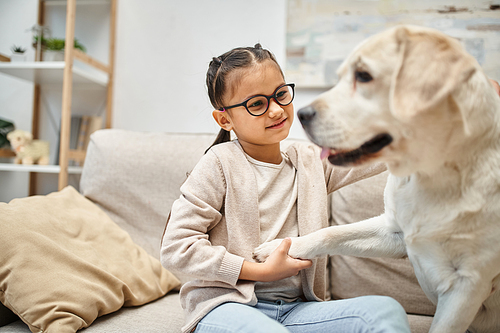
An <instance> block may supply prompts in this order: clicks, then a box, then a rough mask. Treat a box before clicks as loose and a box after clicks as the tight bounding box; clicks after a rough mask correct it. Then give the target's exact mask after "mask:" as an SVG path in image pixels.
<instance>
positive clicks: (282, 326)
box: [195, 296, 410, 333]
mask: <svg viewBox="0 0 500 333" xmlns="http://www.w3.org/2000/svg"><path fill="white" fill-rule="evenodd" d="M195 332H196V333H202V332H203V333H204V332H207V333H229V332H238V333H250V332H252V333H265V332H269V333H281V332H283V333H286V332H302V333H305V332H321V333H323V332H336V333H342V332H350V333H353V332H356V333H363V332H370V333H382V332H387V333H389V332H391V333H393V332H394V333H410V327H409V324H408V318H407V317H406V313H405V311H404V309H403V307H402V306H401V305H400V304H399V303H398V302H397V301H395V300H394V299H392V298H390V297H386V296H363V297H357V298H351V299H345V300H338V301H328V302H303V301H297V302H291V303H286V302H284V301H276V302H265V301H259V302H258V303H257V305H255V306H249V305H244V304H239V303H224V304H221V305H219V306H218V307H216V308H215V309H213V310H212V311H211V312H209V313H208V314H207V315H206V316H205V317H204V318H203V319H202V320H201V321H200V322H199V323H198V326H197V327H196V330H195Z"/></svg>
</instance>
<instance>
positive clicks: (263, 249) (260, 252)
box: [252, 239, 283, 262]
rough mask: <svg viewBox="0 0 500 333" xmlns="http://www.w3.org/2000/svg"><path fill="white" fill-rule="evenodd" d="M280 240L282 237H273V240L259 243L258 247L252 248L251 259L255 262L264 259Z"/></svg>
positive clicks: (276, 246)
mask: <svg viewBox="0 0 500 333" xmlns="http://www.w3.org/2000/svg"><path fill="white" fill-rule="evenodd" d="M282 241H283V240H282V239H275V240H273V241H270V242H266V243H263V244H261V245H260V246H259V247H257V248H256V249H255V250H253V254H252V256H253V259H254V260H255V261H256V262H264V261H266V260H267V258H268V257H269V255H270V254H271V253H272V252H273V251H274V250H276V249H277V248H278V246H279V245H280V244H281V242H282Z"/></svg>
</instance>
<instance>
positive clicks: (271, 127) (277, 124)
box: [266, 117, 288, 129]
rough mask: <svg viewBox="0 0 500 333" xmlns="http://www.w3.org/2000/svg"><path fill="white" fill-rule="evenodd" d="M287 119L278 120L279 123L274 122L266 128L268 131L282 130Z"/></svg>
mask: <svg viewBox="0 0 500 333" xmlns="http://www.w3.org/2000/svg"><path fill="white" fill-rule="evenodd" d="M287 119H288V118H286V117H285V118H283V119H280V120H279V121H276V122H274V123H273V124H272V125H271V126H268V127H266V128H269V129H279V128H283V127H284V126H285V121H286V120H287Z"/></svg>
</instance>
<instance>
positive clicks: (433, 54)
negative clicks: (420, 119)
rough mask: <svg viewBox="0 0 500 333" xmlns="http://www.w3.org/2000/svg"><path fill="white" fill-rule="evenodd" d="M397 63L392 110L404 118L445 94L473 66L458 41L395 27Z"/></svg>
mask: <svg viewBox="0 0 500 333" xmlns="http://www.w3.org/2000/svg"><path fill="white" fill-rule="evenodd" d="M395 38H396V45H397V52H398V53H399V63H398V65H397V67H396V70H395V72H394V74H393V77H392V82H391V92H390V94H391V95H390V102H391V111H392V113H393V114H394V115H395V116H397V117H401V118H404V119H409V118H411V117H413V116H415V115H416V114H418V113H420V112H422V111H425V110H428V109H430V108H432V107H433V106H436V105H437V104H438V103H440V102H442V101H443V100H444V99H445V98H447V97H448V96H449V95H450V94H451V93H452V92H453V90H454V89H455V88H456V87H457V86H458V85H460V84H461V83H463V82H465V81H467V80H468V79H469V78H470V77H471V76H472V74H473V73H474V72H475V70H476V66H475V60H474V58H472V56H470V55H468V54H467V53H466V52H465V51H464V50H463V48H462V47H461V46H460V44H459V42H458V41H455V40H453V39H451V38H450V37H446V36H444V35H442V34H440V33H435V32H432V31H425V32H424V31H411V30H410V29H407V28H406V27H399V28H396V30H395Z"/></svg>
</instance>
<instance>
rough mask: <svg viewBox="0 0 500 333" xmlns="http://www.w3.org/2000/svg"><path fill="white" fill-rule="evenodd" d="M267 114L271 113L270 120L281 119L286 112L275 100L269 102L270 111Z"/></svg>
mask: <svg viewBox="0 0 500 333" xmlns="http://www.w3.org/2000/svg"><path fill="white" fill-rule="evenodd" d="M267 112H268V113H269V117H270V118H278V117H281V115H282V114H283V112H284V110H283V107H282V106H281V105H279V104H278V103H276V101H275V100H274V99H271V100H270V101H269V110H268V111H267Z"/></svg>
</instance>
